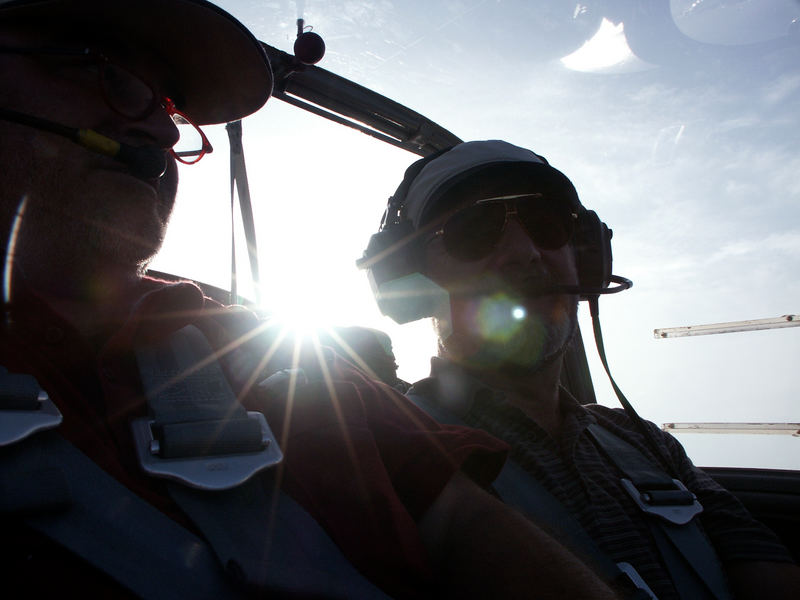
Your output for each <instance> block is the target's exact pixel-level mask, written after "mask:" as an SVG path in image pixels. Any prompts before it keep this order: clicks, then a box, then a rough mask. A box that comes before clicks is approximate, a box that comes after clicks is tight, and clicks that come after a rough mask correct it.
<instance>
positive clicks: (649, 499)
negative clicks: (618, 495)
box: [620, 477, 703, 525]
mask: <svg viewBox="0 0 800 600" xmlns="http://www.w3.org/2000/svg"><path fill="white" fill-rule="evenodd" d="M620 481H621V482H622V486H623V487H624V488H625V490H626V491H627V492H628V494H629V495H630V497H631V498H633V501H634V502H635V503H636V505H637V506H638V507H639V508H640V509H642V510H643V511H644V512H646V513H648V514H651V515H655V516H657V517H660V518H661V519H663V520H665V521H667V522H668V523H673V524H675V525H685V524H686V523H688V522H689V521H691V520H692V519H693V518H694V517H695V516H696V515H699V514H700V513H701V512H703V505H702V504H700V502H699V501H698V500H697V497H696V496H695V495H694V494H693V493H692V492H690V491H689V490H687V489H686V486H685V485H683V484H682V483H681V482H680V481H679V480H677V479H673V480H672V483H673V484H674V486H675V487H674V488H670V489H660V488H655V489H649V488H647V489H639V488H637V487H636V485H635V484H634V483H633V482H632V481H631V480H630V479H627V478H625V477H623V478H622V479H621V480H620ZM643 487H644V486H643Z"/></svg>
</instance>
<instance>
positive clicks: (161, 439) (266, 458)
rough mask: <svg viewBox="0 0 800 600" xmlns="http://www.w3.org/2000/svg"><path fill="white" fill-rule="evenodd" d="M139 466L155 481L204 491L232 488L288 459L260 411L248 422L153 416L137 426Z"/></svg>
mask: <svg viewBox="0 0 800 600" xmlns="http://www.w3.org/2000/svg"><path fill="white" fill-rule="evenodd" d="M131 427H132V428H133V437H134V441H135V446H136V452H137V455H138V457H139V464H141V466H142V468H143V469H144V470H145V472H147V473H148V474H150V475H152V476H154V477H162V478H165V479H171V480H173V481H177V482H179V483H183V484H185V485H187V486H189V487H192V488H196V489H201V490H226V489H230V488H233V487H236V486H237V485H241V484H242V483H244V482H245V481H247V480H248V479H250V478H251V477H252V476H253V475H255V474H256V473H258V472H259V471H262V470H264V469H267V468H269V467H273V466H275V465H277V464H278V463H280V462H281V461H282V460H283V453H282V452H281V449H280V447H279V446H278V442H277V441H276V440H275V436H274V435H273V433H272V431H271V430H270V428H269V425H268V424H267V420H266V418H264V415H262V414H261V413H260V412H255V411H248V412H247V416H246V418H241V419H220V420H210V421H199V422H198V421H195V422H188V423H172V424H168V425H164V426H160V427H159V426H157V425H156V422H155V420H153V419H149V418H141V419H135V420H134V421H133V422H132V423H131Z"/></svg>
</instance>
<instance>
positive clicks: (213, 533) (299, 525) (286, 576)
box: [168, 473, 388, 600]
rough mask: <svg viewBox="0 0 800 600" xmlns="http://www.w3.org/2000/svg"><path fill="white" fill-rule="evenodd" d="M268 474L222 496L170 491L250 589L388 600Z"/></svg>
mask: <svg viewBox="0 0 800 600" xmlns="http://www.w3.org/2000/svg"><path fill="white" fill-rule="evenodd" d="M270 475H271V474H270V473H264V474H259V475H258V476H256V477H255V478H254V479H251V480H249V481H247V482H246V483H244V484H242V485H240V486H237V487H236V488H233V489H230V490H224V491H220V492H208V491H201V490H195V489H192V488H189V487H187V486H184V485H180V484H169V485H168V487H169V491H170V495H171V496H172V497H173V498H174V499H175V501H176V502H177V503H178V505H179V506H180V507H181V508H182V509H183V511H184V512H185V513H186V514H187V515H188V516H189V517H190V518H191V519H192V522H193V523H194V524H195V525H196V526H197V527H198V528H199V529H200V530H201V531H202V532H203V535H204V536H205V537H206V539H208V541H209V543H210V544H211V546H212V547H213V549H214V552H215V553H216V555H217V558H218V560H219V562H220V563H221V564H222V565H225V568H226V570H227V571H228V573H229V574H230V575H231V576H232V577H234V578H235V580H237V581H238V582H239V583H241V584H242V585H244V586H246V587H247V588H248V589H253V590H259V591H261V592H271V593H275V594H277V595H278V597H299V598H326V599H328V598H329V599H338V600H348V599H364V600H388V596H386V595H385V594H384V593H383V592H382V591H381V590H379V589H378V588H377V587H375V586H374V585H373V584H372V583H371V582H369V581H368V580H367V579H366V578H365V577H364V576H363V575H361V574H360V573H359V572H358V571H357V570H356V569H355V567H353V565H352V564H350V562H349V561H348V560H347V559H346V558H345V557H344V555H343V554H342V552H341V550H339V548H338V547H337V546H336V545H335V544H334V543H333V541H332V540H331V539H330V537H329V536H328V535H327V533H325V531H324V530H323V529H322V527H320V525H319V524H318V523H317V522H316V521H315V520H314V519H313V518H311V516H310V515H309V514H308V513H307V512H306V511H305V510H303V509H302V508H301V507H300V506H299V505H298V504H297V503H295V502H294V501H293V500H292V499H291V498H289V496H287V495H286V494H283V493H281V492H280V491H279V490H277V489H276V479H277V478H274V477H270ZM268 597H269V596H268Z"/></svg>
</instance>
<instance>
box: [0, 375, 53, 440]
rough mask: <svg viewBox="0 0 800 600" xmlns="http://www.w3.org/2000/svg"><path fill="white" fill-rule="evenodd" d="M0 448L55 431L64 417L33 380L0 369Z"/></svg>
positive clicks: (30, 377) (33, 378)
mask: <svg viewBox="0 0 800 600" xmlns="http://www.w3.org/2000/svg"><path fill="white" fill-rule="evenodd" d="M0 413H2V415H3V416H2V419H0V446H10V445H11V444H15V443H17V442H20V441H22V440H24V439H25V438H26V437H28V436H31V435H33V434H34V433H37V432H39V431H45V430H47V429H54V428H55V427H58V426H59V425H60V424H61V421H62V420H63V417H62V416H61V412H59V410H58V407H57V406H56V405H55V404H53V401H52V400H50V397H49V396H48V395H47V392H45V391H44V390H43V389H42V387H41V386H40V385H39V382H38V381H36V378H35V377H33V376H32V375H27V374H25V373H9V372H8V370H7V369H6V368H5V367H3V366H1V365H0Z"/></svg>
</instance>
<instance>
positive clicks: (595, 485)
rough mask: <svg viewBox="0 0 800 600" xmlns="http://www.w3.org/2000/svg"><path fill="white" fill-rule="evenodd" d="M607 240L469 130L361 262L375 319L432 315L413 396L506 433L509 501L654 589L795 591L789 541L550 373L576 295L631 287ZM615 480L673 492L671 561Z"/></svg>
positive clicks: (528, 171) (514, 151)
mask: <svg viewBox="0 0 800 600" xmlns="http://www.w3.org/2000/svg"><path fill="white" fill-rule="evenodd" d="M610 237H611V236H610V231H609V230H608V229H607V227H606V226H605V224H603V223H602V222H601V221H600V220H599V219H598V218H597V215H596V214H595V213H593V212H592V211H588V210H587V209H585V208H584V207H583V206H582V205H581V203H580V201H579V199H578V195H577V193H576V191H575V188H574V187H573V185H572V183H571V182H570V180H569V179H568V178H567V177H566V176H565V175H564V174H562V173H561V172H560V171H558V170H556V169H554V168H552V167H551V166H550V165H549V164H548V163H547V161H546V160H545V159H544V158H543V157H541V156H539V155H537V154H535V153H534V152H532V151H530V150H526V149H523V148H519V147H517V146H514V145H512V144H509V143H506V142H502V141H497V140H490V141H479V142H467V143H463V144H460V145H457V146H455V147H453V148H452V149H449V150H446V151H442V152H439V153H438V154H434V155H433V156H431V157H426V158H423V159H421V160H419V161H417V162H416V163H414V164H413V165H411V167H409V168H408V170H407V171H406V174H405V177H404V179H403V181H402V182H401V184H400V186H399V187H398V189H397V191H396V192H395V194H394V195H393V196H392V198H390V200H389V204H388V207H387V209H386V212H385V213H384V217H383V221H382V224H381V231H379V232H378V233H377V234H375V235H374V236H372V238H371V240H370V244H369V246H368V248H367V250H366V251H365V255H364V257H363V258H361V259H360V260H359V261H358V263H359V266H361V267H362V268H367V269H369V278H370V282H371V284H372V286H373V291H374V293H375V296H376V299H377V301H378V304H379V306H380V308H381V309H382V311H383V312H384V314H387V315H389V316H391V317H393V318H394V319H395V320H397V321H398V322H401V323H402V322H407V321H411V320H414V319H419V318H423V317H428V316H432V317H434V326H435V329H436V333H437V337H438V348H439V355H438V356H437V357H434V358H433V359H432V367H431V376H430V377H429V378H426V379H423V380H421V381H419V382H417V383H415V384H414V385H413V386H412V387H411V389H410V390H409V392H408V396H409V397H410V398H411V399H412V400H413V401H414V402H415V403H416V404H417V405H418V406H420V407H421V408H423V409H424V410H426V411H427V412H428V413H429V414H431V415H432V416H434V417H435V418H437V419H438V420H439V421H440V422H443V423H451V424H454V423H457V424H465V423H466V424H468V425H470V426H473V427H478V428H482V429H485V430H486V431H488V432H490V433H492V434H493V435H495V436H496V437H498V438H500V439H503V440H505V441H506V442H508V443H509V444H510V445H511V448H512V450H511V458H512V461H513V462H512V464H510V465H508V466H507V467H506V469H505V470H504V471H503V473H502V474H501V475H500V477H499V478H498V480H497V481H496V482H495V486H496V489H497V491H498V492H499V494H500V495H501V497H504V498H505V499H506V500H507V501H508V502H509V503H511V504H513V505H515V506H517V507H519V508H520V509H521V510H523V511H525V512H527V514H528V515H529V517H530V518H532V519H533V520H535V521H538V522H540V523H546V524H548V525H550V526H551V527H552V528H553V529H554V530H555V531H560V532H561V533H560V536H561V539H565V540H570V543H571V545H573V547H575V548H578V549H579V551H580V552H582V553H583V554H584V555H585V556H587V557H592V559H593V560H595V561H597V564H603V565H605V567H603V568H605V569H609V570H610V571H612V572H616V571H620V572H623V573H625V576H627V577H630V578H631V580H633V581H635V582H636V584H637V586H638V587H639V588H640V589H641V590H646V593H647V594H651V595H653V596H654V597H657V598H659V599H660V600H665V599H668V598H678V597H687V598H688V597H692V598H698V599H699V598H730V597H731V595H730V594H731V592H733V597H736V598H751V597H752V598H756V597H763V596H769V597H776V598H777V597H781V598H783V597H787V598H788V597H790V596H791V595H792V594H794V593H795V592H793V591H792V590H793V589H794V590H796V586H797V582H798V581H800V579H799V577H800V570H798V568H797V566H796V565H794V564H793V563H792V559H791V556H790V555H789V553H788V551H787V550H786V549H785V548H784V547H783V546H782V545H781V543H780V542H779V541H778V539H777V538H776V537H775V535H774V534H773V533H772V532H771V531H769V530H767V529H766V528H765V527H764V526H763V525H761V524H759V523H757V522H756V521H755V520H753V518H752V517H751V516H750V515H749V514H748V513H747V511H746V510H745V509H744V508H743V507H742V506H741V504H740V503H739V502H738V501H737V500H736V499H735V498H734V497H733V496H732V495H731V494H730V493H728V492H727V491H725V490H724V489H722V488H721V487H720V486H719V485H717V484H716V483H715V482H714V481H713V480H712V479H711V478H710V477H709V476H708V475H706V474H704V473H702V472H701V471H699V470H698V469H696V468H695V467H694V466H693V465H692V463H691V461H690V460H689V458H688V457H687V456H686V454H685V452H684V451H683V449H682V447H681V446H680V444H679V443H678V442H677V441H676V440H674V438H672V437H671V436H669V435H667V434H664V433H662V432H661V431H660V430H659V429H658V428H657V427H656V426H655V425H653V424H652V423H649V424H645V423H644V421H642V420H641V419H640V418H638V415H637V416H636V418H633V417H631V416H629V414H628V412H627V410H626V411H625V412H623V411H621V410H615V409H609V408H605V407H602V406H599V405H590V406H582V405H580V404H579V403H578V402H577V400H576V399H575V398H573V397H572V396H571V395H570V394H569V393H568V392H567V390H566V389H564V388H563V387H562V386H561V385H560V382H561V376H562V368H563V358H564V356H565V353H566V352H567V350H568V348H569V345H570V343H571V341H572V340H573V337H574V336H575V334H576V331H577V308H578V301H579V299H581V298H582V297H583V298H586V299H589V300H590V302H591V301H595V302H596V299H597V296H598V295H599V294H602V293H606V292H608V291H614V290H617V289H622V288H624V287H629V285H630V282H628V281H627V280H625V279H624V278H621V277H617V276H614V275H611V265H610V262H611V261H610V256H611V255H610V252H611V248H610ZM610 282H617V283H618V284H619V287H611V288H609V287H608V286H609V283H610ZM592 298H593V299H594V300H592ZM631 410H632V409H631ZM634 412H635V411H634ZM598 428H600V429H598ZM642 430H644V431H642ZM604 432H611V434H612V437H611V438H610V440H609V436H608V434H607V433H604ZM620 440H621V441H620ZM620 448H624V449H625V450H624V451H623V456H622V457H620V456H619V453H620V450H619V449H620ZM632 457H633V458H632ZM631 461H633V463H634V464H635V468H630V469H629V467H630V463H631ZM651 461H652V465H651ZM662 469H666V470H668V472H669V473H670V474H669V475H668V474H667V472H666V471H665V472H664V473H663V474H662ZM656 470H657V472H658V476H657V477H655V476H653V475H652V474H653V473H655V472H656ZM629 473H634V475H629ZM642 473H644V475H645V476H646V477H641V478H639V477H638V476H639V475H640V474H642ZM621 474H624V475H626V476H627V477H628V478H629V480H632V481H633V483H632V484H631V485H633V488H630V489H634V495H635V496H636V497H637V498H641V497H642V493H640V492H641V490H640V489H639V488H636V485H638V483H639V479H642V480H645V479H648V478H649V479H650V481H651V482H655V481H656V480H657V481H658V483H657V484H655V483H652V484H651V483H649V482H645V483H646V484H648V485H654V486H655V487H656V488H657V489H655V491H653V492H652V493H650V492H648V493H649V494H650V496H648V497H651V498H652V497H656V496H659V494H661V492H664V493H665V497H667V496H669V497H670V498H672V499H674V501H675V502H676V504H677V506H674V507H672V506H671V508H670V510H672V509H675V511H676V512H675V521H682V522H681V523H680V525H681V526H684V525H685V526H686V528H685V529H681V528H680V527H679V526H676V525H675V523H668V524H667V525H666V527H672V528H673V529H672V532H671V533H669V534H667V536H671V535H673V533H674V535H676V536H680V537H681V538H683V540H687V541H682V540H679V541H678V545H677V546H676V547H680V548H681V550H680V551H679V552H680V553H679V554H675V550H674V548H673V549H671V550H668V553H669V555H670V557H669V558H668V559H667V558H666V556H667V555H666V554H664V553H663V552H664V549H663V546H658V545H657V542H656V541H655V538H654V536H662V528H661V526H660V525H658V524H655V525H653V527H657V528H659V529H658V533H655V532H653V533H651V530H650V528H651V525H652V523H651V521H656V520H658V518H655V517H653V518H651V516H652V515H654V514H656V511H658V510H659V508H658V507H656V508H655V509H653V510H652V511H651V514H645V511H644V510H640V509H639V508H637V505H636V504H635V503H634V501H633V497H632V496H631V494H630V489H629V487H627V484H624V483H623V481H624V479H622V478H621ZM673 478H675V479H678V480H682V481H683V482H684V483H685V484H686V486H688V487H689V491H688V492H687V491H686V489H685V487H682V486H683V484H680V485H679V484H677V483H676V482H675V479H673ZM629 482H630V481H629ZM673 488H674V489H673ZM692 494H694V496H693V495H692ZM659 497H660V496H659ZM698 499H699V503H700V504H702V507H703V508H702V511H703V512H702V514H700V516H699V517H698V518H699V520H700V522H701V525H698V524H697V519H696V518H695V517H696V514H697V513H696V512H694V514H693V511H696V510H697V509H699V506H700V505H699V504H697V502H696V501H697V500H698ZM670 502H672V500H670V501H669V502H667V501H665V502H664V507H665V506H666V505H669V504H670ZM643 506H644V508H646V509H648V510H649V509H651V506H650V505H646V506H645V505H643ZM664 507H662V508H664ZM679 513H680V514H679ZM684 513H685V515H684ZM684 516H685V518H684ZM662 520H663V519H662ZM690 528H691V533H689V531H690ZM691 536H698V537H697V538H696V537H691ZM706 537H707V538H708V539H710V540H711V543H712V544H713V546H712V545H711V544H708V542H707V541H706ZM659 539H661V538H659ZM666 543H667V545H668V546H670V543H669V542H666ZM684 550H686V551H687V552H686V553H685V554H682V553H683V552H684ZM715 554H716V556H715ZM717 556H718V557H719V559H721V561H722V566H723V569H724V571H723V569H720V568H719V567H717V566H716V565H717V564H718V558H717ZM687 563H694V566H693V565H692V564H687ZM705 563H708V565H709V566H708V567H706V564H705ZM697 565H699V567H697V568H695V566H697ZM726 579H727V582H726ZM766 586H768V587H769V591H766ZM729 588H730V589H729ZM679 590H680V591H679Z"/></svg>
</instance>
